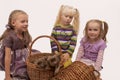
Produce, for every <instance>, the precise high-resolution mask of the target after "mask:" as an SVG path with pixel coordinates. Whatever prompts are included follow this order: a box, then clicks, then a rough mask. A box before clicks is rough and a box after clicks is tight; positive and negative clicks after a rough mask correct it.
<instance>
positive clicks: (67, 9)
mask: <svg viewBox="0 0 120 80" xmlns="http://www.w3.org/2000/svg"><path fill="white" fill-rule="evenodd" d="M66 12H67V13H69V14H70V15H71V16H73V21H72V25H73V29H74V30H75V32H76V34H78V30H79V11H78V10H77V9H76V8H73V7H71V6H68V5H61V7H60V10H59V12H58V16H57V18H56V22H55V24H54V26H55V25H57V24H60V20H61V15H62V14H64V13H66Z"/></svg>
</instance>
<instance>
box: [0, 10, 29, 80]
mask: <svg viewBox="0 0 120 80" xmlns="http://www.w3.org/2000/svg"><path fill="white" fill-rule="evenodd" d="M0 41H1V43H2V46H1V48H0V68H1V69H2V70H5V80H29V78H28V75H27V71H26V64H25V61H26V57H27V56H28V49H27V48H28V46H29V43H30V42H31V36H30V34H29V32H28V15H27V13H26V12H24V11H22V10H14V11H12V12H11V14H10V16H9V19H8V25H7V26H6V30H5V32H4V33H3V35H2V36H1V37H0ZM2 55H3V56H2Z"/></svg>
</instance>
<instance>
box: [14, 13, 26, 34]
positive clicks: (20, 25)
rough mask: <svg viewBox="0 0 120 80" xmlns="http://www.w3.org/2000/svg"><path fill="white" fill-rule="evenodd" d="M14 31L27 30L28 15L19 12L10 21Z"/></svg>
mask: <svg viewBox="0 0 120 80" xmlns="http://www.w3.org/2000/svg"><path fill="white" fill-rule="evenodd" d="M12 25H13V26H14V29H15V31H17V32H24V31H27V28H28V16H27V15H25V14H19V15H17V17H16V18H15V20H14V21H13V22H12Z"/></svg>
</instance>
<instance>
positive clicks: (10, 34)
mask: <svg viewBox="0 0 120 80" xmlns="http://www.w3.org/2000/svg"><path fill="white" fill-rule="evenodd" d="M15 37H16V34H15V32H14V30H10V31H9V32H8V33H7V34H6V37H5V38H15Z"/></svg>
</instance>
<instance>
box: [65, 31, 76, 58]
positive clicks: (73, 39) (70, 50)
mask: <svg viewBox="0 0 120 80" xmlns="http://www.w3.org/2000/svg"><path fill="white" fill-rule="evenodd" d="M76 42H77V35H76V33H75V31H73V35H72V37H71V41H70V45H69V48H68V50H67V53H69V54H70V56H72V54H73V52H74V50H75V47H76Z"/></svg>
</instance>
